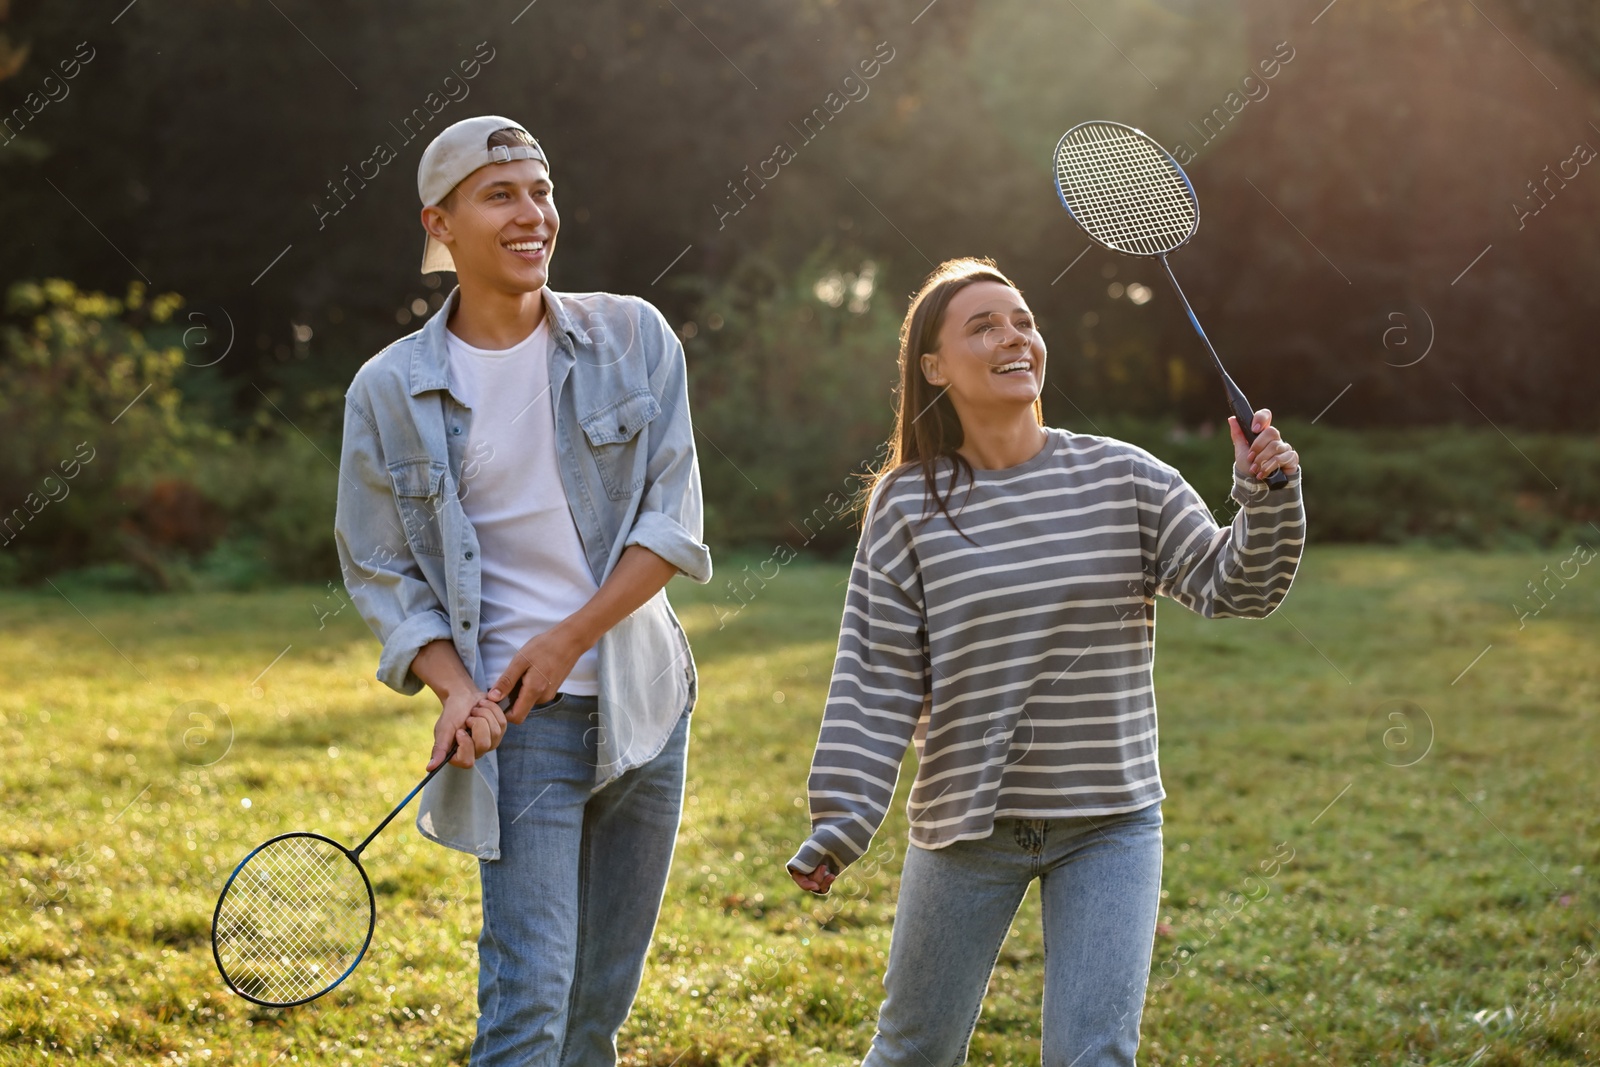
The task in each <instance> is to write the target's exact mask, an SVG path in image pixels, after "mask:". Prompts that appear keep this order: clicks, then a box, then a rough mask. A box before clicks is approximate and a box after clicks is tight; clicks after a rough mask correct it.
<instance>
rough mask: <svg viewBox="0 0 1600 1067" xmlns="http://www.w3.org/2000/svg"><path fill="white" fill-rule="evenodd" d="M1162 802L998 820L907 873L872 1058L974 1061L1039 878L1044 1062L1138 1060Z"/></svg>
mask: <svg viewBox="0 0 1600 1067" xmlns="http://www.w3.org/2000/svg"><path fill="white" fill-rule="evenodd" d="M1161 824H1162V818H1161V803H1160V801H1157V802H1155V803H1153V804H1150V805H1149V806H1147V807H1145V808H1142V809H1140V810H1138V811H1132V812H1127V813H1125V814H1121V815H1096V816H1092V817H1090V816H1084V817H1078V818H1066V819H997V820H995V828H994V832H993V833H992V834H990V835H989V836H988V837H985V838H982V839H979V840H974V841H957V842H956V843H955V844H952V845H947V846H945V847H944V848H939V849H924V848H918V847H917V846H915V845H912V846H911V847H910V848H909V849H908V850H907V852H906V862H905V869H904V871H903V873H902V874H901V876H900V899H899V901H898V903H897V904H896V907H895V917H894V933H893V936H892V938H891V940H890V945H889V967H888V971H887V973H886V974H885V975H884V979H883V984H884V989H885V991H886V992H887V994H888V995H887V996H886V997H885V999H884V1003H883V1008H882V1009H881V1011H880V1012H879V1014H878V1030H877V1034H876V1035H875V1036H874V1037H873V1039H872V1048H871V1049H870V1050H869V1051H868V1052H867V1057H866V1059H865V1060H863V1061H862V1064H863V1067H888V1065H890V1064H895V1065H899V1064H905V1065H908V1067H910V1065H915V1067H951V1065H954V1064H959V1063H963V1062H965V1060H966V1058H967V1043H968V1041H969V1040H970V1039H971V1037H972V1031H973V1027H974V1026H975V1025H976V1023H977V1021H978V1012H979V1010H980V1008H981V1007H982V1004H983V994H984V990H985V989H986V988H987V987H988V984H989V975H990V973H991V972H992V971H993V970H994V964H995V960H996V959H998V958H999V955H1000V946H1001V945H1002V944H1003V943H1004V941H1005V939H1006V934H1007V932H1008V931H1009V930H1010V929H1011V920H1012V918H1013V917H1014V916H1015V915H1016V912H1017V907H1018V906H1019V905H1020V904H1021V903H1022V898H1023V895H1024V894H1025V893H1026V892H1027V890H1028V886H1029V884H1030V883H1031V882H1032V881H1033V880H1034V879H1035V878H1038V879H1039V888H1040V895H1041V898H1042V904H1043V912H1044V916H1043V920H1044V947H1045V958H1044V1020H1043V1025H1044V1048H1043V1053H1042V1057H1041V1059H1042V1062H1043V1064H1044V1067H1068V1065H1071V1067H1132V1064H1133V1062H1134V1053H1135V1051H1136V1050H1137V1049H1138V1047H1139V1019H1140V1017H1141V1016H1142V1014H1143V1012H1144V994H1145V984H1146V982H1147V981H1148V979H1149V977H1150V950H1151V946H1152V944H1153V943H1154V940H1155V927H1156V909H1157V907H1158V906H1159V904H1160V893H1161Z"/></svg>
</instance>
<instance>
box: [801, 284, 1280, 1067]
mask: <svg viewBox="0 0 1600 1067" xmlns="http://www.w3.org/2000/svg"><path fill="white" fill-rule="evenodd" d="M1044 372H1045V345H1044V340H1043V339H1042V338H1041V337H1040V336H1039V331H1038V329H1037V328H1036V326H1035V324H1034V321H1033V316H1032V314H1031V313H1030V312H1029V310H1028V305H1027V303H1026V301H1024V300H1023V298H1022V293H1021V292H1019V291H1018V289H1017V287H1016V286H1015V285H1013V284H1012V283H1011V282H1010V280H1009V279H1007V278H1006V277H1005V275H1003V274H1001V273H1000V271H999V270H997V269H996V268H995V266H994V264H993V262H992V261H990V260H987V259H983V260H975V259H958V260H950V261H948V262H946V263H944V264H942V265H941V266H940V267H939V268H938V269H937V270H936V271H934V273H933V274H932V275H930V276H929V278H928V280H927V281H926V282H925V283H924V284H923V286H922V288H921V289H920V290H919V291H918V293H917V294H916V296H915V297H913V298H912V301H911V307H910V310H909V311H908V312H907V314H906V319H905V322H904V324H903V325H902V327H901V331H900V391H899V398H898V399H899V408H898V423H899V425H898V427H897V429H896V432H895V434H894V436H893V438H891V440H890V455H889V460H888V462H887V463H886V464H885V465H884V467H883V468H882V469H881V470H880V471H879V474H878V478H877V480H876V483H875V484H874V485H873V487H872V489H871V493H870V499H869V502H868V506H867V514H866V521H865V523H864V526H863V530H862V534H861V543H860V547H859V548H858V549H857V552H856V558H855V564H854V567H853V569H852V571H851V576H850V586H849V592H848V595H847V597H846V601H845V610H844V620H843V623H842V624H841V627H840V632H839V648H838V655H837V658H836V660H835V663H834V672H833V679H832V683H831V686H830V688H829V691H828V700H827V706H826V710H825V711H824V714H823V720H822V729H821V733H820V736H819V738H818V740H817V748H816V755H815V758H814V760H813V762H812V767H811V777H810V796H811V825H812V829H811V836H810V837H809V838H807V839H806V841H805V843H804V844H802V845H801V846H800V850H799V851H798V852H797V853H796V854H795V856H794V858H793V859H791V860H790V861H789V865H788V866H789V872H790V875H791V876H792V877H793V878H794V880H795V882H796V884H798V885H800V886H801V887H802V888H805V889H808V890H811V891H812V892H815V893H826V892H827V891H828V886H829V885H830V883H832V881H833V880H834V877H835V876H836V875H837V874H838V872H840V871H842V870H843V869H844V868H846V867H847V866H849V865H850V863H852V862H853V861H855V860H856V859H858V858H859V857H860V856H861V855H862V854H864V853H865V852H866V851H867V847H868V845H869V844H870V842H871V838H872V835H873V833H874V832H875V831H876V830H877V828H878V825H879V824H880V823H881V822H882V820H883V817H884V813H885V812H886V810H887V808H888V805H889V802H890V800H891V798H892V797H893V794H894V788H895V780H896V778H897V776H898V773H899V767H900V762H901V759H902V757H903V756H904V755H905V750H906V747H907V746H908V744H910V743H911V742H913V741H915V743H916V747H917V756H918V765H917V772H916V778H915V781H914V782H913V784H912V787H911V796H910V801H909V803H908V805H907V810H908V814H909V816H910V822H911V847H910V848H909V850H908V851H907V854H906V860H905V868H904V872H903V874H902V876H901V882H900V898H899V903H898V906H897V908H896V912H895V922H894V935H893V938H892V940H891V945H890V950H889V965H888V970H887V973H886V975H885V976H884V988H885V992H886V994H887V995H886V997H885V999H884V1002H883V1006H882V1009H881V1010H880V1012H879V1016H878V1028H877V1033H876V1035H875V1037H874V1038H873V1042H872V1048H871V1050H870V1051H869V1052H868V1053H867V1057H866V1059H865V1061H864V1064H866V1065H868V1067H879V1065H888V1064H908V1065H910V1064H916V1065H920V1067H927V1065H928V1064H937V1065H939V1067H943V1065H945V1064H953V1063H960V1062H962V1061H963V1060H964V1058H965V1055H966V1048H967V1043H968V1041H969V1039H970V1037H971V1035H972V1030H973V1027H974V1025H975V1024H976V1022H977V1018H978V1012H979V1009H980V1007H981V1004H982V1000H983V993H984V990H985V988H986V987H987V984H988V980H989V975H990V972H991V971H992V970H993V968H994V962H995V959H996V957H997V956H998V954H999V951H1000V946H1001V943H1002V942H1003V941H1004V940H1005V937H1006V934H1007V932H1008V930H1009V929H1010V927H1011V920H1012V917H1013V916H1014V915H1015V914H1016V910H1017V906H1018V905H1019V904H1020V903H1021V901H1022V898H1023V894H1024V893H1026V892H1027V889H1028V886H1029V884H1030V883H1031V882H1032V881H1033V880H1034V879H1036V878H1037V879H1039V881H1040V890H1041V896H1042V900H1043V922H1044V942H1045V950H1046V953H1045V982H1044V1010H1043V1031H1044V1049H1043V1062H1044V1064H1045V1065H1046V1067H1051V1065H1060V1067H1067V1065H1069V1064H1070V1065H1072V1067H1111V1065H1113V1064H1115V1065H1131V1064H1133V1062H1134V1053H1135V1051H1136V1050H1137V1048H1138V1045H1139V1019H1140V1016H1141V1014H1142V1012H1143V1008H1144V994H1145V984H1146V980H1147V978H1148V976H1149V969H1150V953H1151V945H1152V942H1153V939H1154V935H1155V924H1156V910H1157V906H1158V903H1159V898H1160V886H1161V823H1162V818H1161V801H1162V799H1163V798H1164V797H1165V796H1166V793H1165V791H1164V790H1163V789H1162V786H1161V777H1160V773H1159V771H1158V768H1157V748H1156V705H1155V696H1154V692H1153V689H1152V682H1151V680H1152V664H1153V660H1154V653H1155V595H1156V594H1157V593H1162V594H1165V595H1166V596H1169V597H1171V598H1172V599H1174V600H1176V601H1178V602H1179V603H1180V604H1182V605H1184V606H1185V607H1187V608H1189V609H1191V610H1192V611H1195V612H1198V613H1199V614H1201V615H1204V616H1206V617H1207V618H1261V617H1263V616H1266V615H1268V614H1270V613H1271V612H1272V611H1273V609H1274V608H1276V607H1277V606H1278V604H1279V603H1281V602H1282V600H1283V598H1284V595H1285V594H1286V593H1287V592H1288V590H1289V585H1290V582H1291V581H1292V580H1293V578H1294V573H1295V570H1296V567H1297V566H1298V564H1299V560H1300V551H1301V546H1302V545H1303V543H1304V540H1305V518H1304V513H1303V511H1302V508H1301V502H1300V475H1299V457H1298V456H1297V455H1296V453H1295V451H1294V450H1293V449H1292V448H1290V447H1289V445H1288V444H1287V443H1286V442H1285V441H1284V440H1283V439H1282V437H1281V436H1280V435H1279V432H1278V430H1277V429H1276V428H1275V427H1273V426H1272V424H1271V422H1272V414H1271V412H1269V411H1267V410H1266V409H1262V410H1261V411H1258V412H1256V415H1255V423H1256V428H1257V429H1258V430H1259V431H1260V434H1259V436H1258V437H1257V438H1256V439H1255V441H1254V442H1253V443H1249V444H1247V443H1246V441H1245V438H1244V435H1243V433H1241V431H1240V429H1239V426H1238V425H1237V423H1236V422H1235V421H1234V420H1232V419H1230V420H1229V425H1230V430H1231V432H1232V437H1233V448H1234V479H1233V491H1232V496H1233V499H1234V500H1236V501H1238V503H1239V504H1240V505H1241V506H1240V510H1239V512H1238V514H1237V515H1235V516H1234V519H1233V522H1232V524H1231V526H1227V527H1220V528H1219V527H1218V525H1217V523H1216V522H1215V521H1214V520H1213V519H1212V517H1211V513H1210V512H1209V511H1208V510H1207V509H1206V507H1205V504H1204V503H1202V501H1201V500H1200V497H1199V496H1198V495H1197V494H1196V493H1195V491H1194V490H1193V489H1192V488H1190V486H1189V484H1188V483H1187V482H1185V481H1184V479H1183V477H1182V476H1181V475H1180V474H1179V473H1178V471H1177V470H1176V469H1175V468H1173V467H1172V466H1170V465H1168V464H1166V463H1164V462H1162V461H1161V460H1159V459H1157V458H1155V457H1154V456H1153V455H1151V454H1150V453H1149V452H1146V451H1145V450H1143V449H1141V448H1138V447H1136V446H1134V445H1130V444H1127V443H1125V442H1122V441H1118V440H1115V439H1114V438H1109V437H1101V436H1095V435H1092V434H1082V433H1074V432H1072V431H1069V430H1062V429H1057V428H1054V427H1049V426H1045V425H1044V417H1043V409H1042V407H1041V405H1040V402H1039V394H1040V390H1041V388H1042V386H1043V384H1044ZM1276 468H1282V469H1283V470H1284V472H1285V473H1287V474H1288V475H1289V476H1290V477H1289V483H1288V485H1287V486H1286V487H1285V488H1283V489H1276V490H1274V489H1270V488H1268V486H1267V485H1266V484H1265V481H1264V479H1265V478H1266V476H1267V475H1268V474H1269V473H1270V472H1271V471H1272V470H1274V469H1276Z"/></svg>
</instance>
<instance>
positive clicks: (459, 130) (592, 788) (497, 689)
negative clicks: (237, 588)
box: [334, 115, 711, 1067]
mask: <svg viewBox="0 0 1600 1067" xmlns="http://www.w3.org/2000/svg"><path fill="white" fill-rule="evenodd" d="M417 186H418V191H419V192H420V193H421V196H422V204H423V208H422V225H423V227H424V229H426V230H427V237H426V240H425V246H424V253H423V264H422V270H423V272H424V273H428V272H430V271H440V270H453V271H455V272H456V275H457V279H458V282H459V284H458V285H457V286H456V288H454V289H452V290H451V292H450V295H449V296H448V297H447V298H446V299H445V301H444V304H443V306H441V307H440V308H439V310H438V311H437V312H435V313H434V315H433V316H432V317H431V318H429V320H428V321H427V323H426V325H424V326H423V327H422V329H420V330H418V331H417V332H416V333H413V334H411V335H410V336H407V337H403V338H401V339H400V340H398V341H396V342H395V343H394V344H392V345H390V346H389V347H387V348H385V349H384V350H383V351H382V352H380V353H378V354H377V355H376V356H374V357H373V358H372V359H371V360H369V361H367V363H366V364H365V365H364V366H362V368H361V369H360V370H359V371H358V372H357V373H356V376H355V379H354V380H353V381H352V382H351V384H350V388H349V390H348V392H347V393H346V397H345V399H346V406H345V429H344V446H343V453H342V463H341V467H340V479H339V502H338V512H337V517H336V519H335V531H334V532H335V538H336V540H337V542H338V548H339V559H340V564H341V567H342V568H343V571H344V576H345V583H346V585H347V587H348V588H349V591H350V596H351V599H352V600H353V601H354V602H355V604H356V606H357V607H358V608H359V610H360V611H361V615H362V617H363V618H364V619H366V621H367V624H368V625H369V626H370V627H371V628H372V630H373V632H374V633H376V634H377V636H378V637H379V639H380V640H381V641H382V642H383V651H382V654H381V656H380V659H379V663H378V671H377V677H378V678H379V679H380V680H381V681H382V682H384V683H385V684H386V685H388V686H389V687H390V688H392V689H395V690H397V691H398V692H401V693H405V694H411V693H415V692H417V691H418V690H420V689H421V687H422V686H423V685H424V684H426V685H427V686H428V687H429V688H430V689H432V690H433V692H434V693H435V694H436V695H437V696H438V698H439V701H440V703H441V706H442V707H441V711H440V714H439V720H438V724H437V725H436V726H435V728H434V741H433V753H432V755H431V757H430V758H429V760H428V763H427V766H428V767H429V768H432V767H436V766H438V765H439V764H440V763H441V762H443V761H444V760H446V759H447V758H448V760H449V763H450V766H448V767H446V768H445V769H444V770H443V771H442V772H441V773H440V774H439V775H438V776H437V777H436V778H435V779H434V780H433V782H432V783H430V785H429V787H428V788H427V789H426V790H424V792H423V795H422V801H421V806H420V811H419V814H418V816H417V827H418V829H419V830H420V831H421V832H422V834H423V835H424V836H426V837H428V838H430V839H432V840H434V841H437V842H439V843H441V844H444V845H447V846H449V847H451V848H456V849H460V850H462V851H466V852H471V853H473V854H474V855H476V856H477V857H478V858H479V860H480V861H482V862H480V864H479V874H480V878H481V882H482V887H483V932H482V934H481V936H480V938H479V942H478V960H479V977H478V1007H479V1019H478V1032H477V1038H476V1040H475V1041H474V1042H473V1046H472V1062H473V1063H474V1064H483V1065H485V1067H487V1065H498V1064H511V1063H515V1064H519V1065H522V1064H551V1065H555V1064H561V1065H569V1064H571V1065H579V1064H582V1065H589V1064H606V1065H609V1064H613V1063H615V1061H616V1055H617V1053H616V1033H617V1030H618V1029H619V1028H620V1027H621V1025H622V1023H623V1020H624V1019H625V1018H626V1017H627V1014H628V1011H629V1009H630V1007H631V1006H632V1003H633V998H634V995H635V993H636V992H637V991H638V987H639V979H640V975H641V973H642V971H643V967H644V957H645V952H646V950H647V949H648V947H649V943H650V936H651V934H652V932H653V930H654V928H655V921H656V916H657V913H658V912H659V909H660V904H661V897H662V892H663V890H664V888H665V886H666V879H667V869H668V867H669V866H670V864H671V861H672V850H673V842H674V838H675V836H676V833H677V827H678V819H679V815H680V812H681V805H682V796H683V777H684V758H685V750H686V746H687V743H688V728H689V716H690V711H691V709H692V708H693V705H694V701H695V695H696V691H697V684H696V676H695V667H694V660H693V657H692V656H691V655H690V652H689V644H688V640H687V638H686V637H685V635H684V632H683V629H682V627H681V626H679V624H678V620H677V617H676V616H675V615H674V614H673V611H672V608H671V606H670V605H669V604H668V603H667V597H666V592H665V589H664V587H665V586H666V584H667V581H668V579H669V578H671V577H672V576H673V575H674V574H677V573H680V572H681V573H683V574H687V575H688V576H689V577H690V578H692V579H694V580H695V581H697V582H702V583H704V582H708V581H710V579H711V558H710V554H709V553H708V551H707V549H706V546H705V545H704V544H702V543H701V540H700V538H701V499H700V476H699V470H698V468H697V466H696V462H695V450H694V437H693V433H692V430H691V427H690V422H689V407H688V395H687V389H686V381H685V369H684V359H683V348H682V346H681V345H680V344H679V343H678V340H677V337H676V335H675V334H674V333H673V331H672V329H671V327H670V326H668V325H667V323H666V321H665V320H664V319H663V318H662V316H661V313H660V312H659V311H657V310H656V309H655V308H654V307H652V306H651V305H650V304H648V303H646V302H645V301H644V300H642V299H640V298H638V297H631V296H618V295H614V294H611V293H559V294H558V293H555V292H552V291H551V290H550V289H549V287H548V286H547V285H546V284H545V283H546V281H547V279H548V276H549V264H550V257H551V255H552V254H553V252H554V250H555V243H556V233H557V230H558V228H559V226H560V219H559V218H558V216H557V214H556V207H555V197H554V186H553V184H552V183H551V181H550V174H549V162H548V160H547V159H546V157H545V154H544V152H543V150H542V149H541V148H540V146H539V143H538V142H537V141H535V140H534V138H533V137H532V136H531V135H530V134H529V133H528V132H527V131H526V130H525V129H523V128H522V127H521V126H520V125H518V124H517V123H515V122H513V121H511V120H510V119H506V118H501V117H499V116H497V115H488V116H482V117H479V118H472V119H466V120H464V121H462V122H458V123H456V124H455V125H453V126H451V127H449V128H448V129H446V130H444V131H443V132H442V133H440V134H439V136H438V137H437V138H435V139H434V141H433V143H432V144H430V145H429V146H428V148H427V150H426V151H425V152H424V153H423V155H422V161H421V163H420V165H419V166H418V170H417ZM513 692H515V702H514V703H513V704H511V705H510V706H509V708H508V710H505V711H503V712H502V710H501V708H500V706H499V703H498V702H499V701H500V700H501V699H502V698H504V697H505V696H506V695H507V694H510V693H513ZM452 746H453V753H452Z"/></svg>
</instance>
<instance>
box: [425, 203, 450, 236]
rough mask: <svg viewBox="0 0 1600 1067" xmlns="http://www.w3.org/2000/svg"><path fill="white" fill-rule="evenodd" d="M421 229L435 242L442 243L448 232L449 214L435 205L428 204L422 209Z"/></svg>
mask: <svg viewBox="0 0 1600 1067" xmlns="http://www.w3.org/2000/svg"><path fill="white" fill-rule="evenodd" d="M422 228H423V229H424V230H427V231H428V235H429V236H431V237H433V238H434V239H435V240H438V241H444V240H445V236H446V235H447V234H449V232H450V216H449V213H447V212H446V211H445V209H444V208H442V207H440V206H439V205H437V204H429V205H428V206H427V207H425V208H423V209H422ZM446 243H448V242H446Z"/></svg>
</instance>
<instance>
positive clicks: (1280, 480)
mask: <svg viewBox="0 0 1600 1067" xmlns="http://www.w3.org/2000/svg"><path fill="white" fill-rule="evenodd" d="M1158 258H1159V259H1160V260H1161V266H1162V269H1164V270H1165V271H1166V272H1167V280H1168V281H1169V282H1171V283H1172V291H1173V292H1175V293H1177V294H1178V302H1179V303H1181V304H1182V305H1183V310H1184V313H1185V314H1187V315H1188V316H1189V325H1191V326H1193V327H1194V332H1195V333H1197V334H1199V335H1200V340H1201V341H1203V342H1204V343H1205V346H1206V351H1207V352H1209V353H1211V363H1212V365H1213V366H1215V367H1216V368H1217V374H1218V375H1219V376H1221V378H1222V387H1223V389H1225V390H1226V391H1227V393H1228V407H1230V408H1231V409H1233V416H1234V418H1236V419H1238V420H1239V430H1240V432H1242V433H1243V434H1244V439H1245V441H1246V442H1247V443H1254V442H1255V439H1256V436H1257V434H1256V431H1255V430H1254V429H1253V427H1254V425H1255V421H1256V412H1255V409H1254V408H1252V407H1251V406H1250V401H1249V400H1247V399H1246V398H1245V395H1244V390H1243V389H1240V388H1239V386H1238V384H1237V383H1236V382H1235V381H1234V380H1233V376H1232V375H1230V374H1229V373H1228V368H1226V367H1224V366H1223V365H1222V357H1221V356H1219V355H1217V350H1216V347H1215V346H1214V345H1212V343H1211V338H1209V337H1207V336H1206V331H1205V330H1204V329H1203V328H1201V326H1200V319H1199V317H1198V316H1196V315H1195V313H1194V308H1192V307H1190V306H1189V298H1188V297H1187V296H1184V295H1183V286H1181V285H1179V284H1178V276H1177V275H1176V274H1173V273H1172V264H1170V263H1168V262H1167V257H1166V256H1164V255H1163V256H1160V257H1158ZM1288 484H1289V476H1288V475H1286V474H1284V473H1283V471H1281V470H1274V471H1273V472H1272V473H1271V474H1270V475H1268V476H1267V485H1268V486H1270V487H1271V488H1273V489H1282V488H1283V487H1284V486H1285V485H1288Z"/></svg>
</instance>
